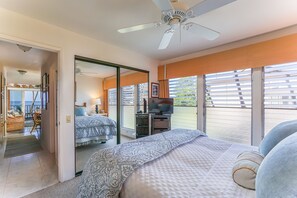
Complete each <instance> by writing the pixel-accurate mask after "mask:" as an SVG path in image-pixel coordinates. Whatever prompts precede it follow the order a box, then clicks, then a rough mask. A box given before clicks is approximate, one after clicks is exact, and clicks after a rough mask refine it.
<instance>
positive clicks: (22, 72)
mask: <svg viewBox="0 0 297 198" xmlns="http://www.w3.org/2000/svg"><path fill="white" fill-rule="evenodd" d="M18 72H19V74H21V75H25V74H26V73H27V71H25V70H21V69H19V70H18Z"/></svg>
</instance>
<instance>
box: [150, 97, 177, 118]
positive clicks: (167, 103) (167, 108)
mask: <svg viewBox="0 0 297 198" xmlns="http://www.w3.org/2000/svg"><path fill="white" fill-rule="evenodd" d="M148 112H149V113H153V114H159V115H163V114H173V98H149V99H148Z"/></svg>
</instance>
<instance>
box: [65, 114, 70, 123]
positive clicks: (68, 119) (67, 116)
mask: <svg viewBox="0 0 297 198" xmlns="http://www.w3.org/2000/svg"><path fill="white" fill-rule="evenodd" d="M70 122H71V115H66V123H70Z"/></svg>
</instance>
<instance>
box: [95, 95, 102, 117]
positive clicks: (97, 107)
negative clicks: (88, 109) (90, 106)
mask: <svg viewBox="0 0 297 198" xmlns="http://www.w3.org/2000/svg"><path fill="white" fill-rule="evenodd" d="M95 104H96V106H95V108H96V109H95V111H96V113H97V114H98V113H99V105H101V99H100V98H97V99H96V101H95Z"/></svg>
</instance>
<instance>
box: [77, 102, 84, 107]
mask: <svg viewBox="0 0 297 198" xmlns="http://www.w3.org/2000/svg"><path fill="white" fill-rule="evenodd" d="M75 107H87V103H86V102H84V103H83V104H82V105H77V104H76V105H75Z"/></svg>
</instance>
